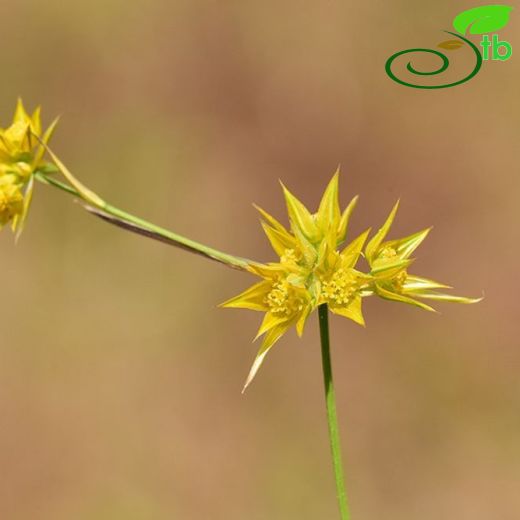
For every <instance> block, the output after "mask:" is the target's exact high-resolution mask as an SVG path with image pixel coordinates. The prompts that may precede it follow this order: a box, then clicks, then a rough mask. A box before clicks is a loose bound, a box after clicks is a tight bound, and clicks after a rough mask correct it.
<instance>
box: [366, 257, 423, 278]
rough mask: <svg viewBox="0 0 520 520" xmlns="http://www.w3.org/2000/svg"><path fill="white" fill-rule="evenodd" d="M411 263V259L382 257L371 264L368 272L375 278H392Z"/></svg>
mask: <svg viewBox="0 0 520 520" xmlns="http://www.w3.org/2000/svg"><path fill="white" fill-rule="evenodd" d="M412 263H413V259H411V258H407V259H405V260H401V259H400V258H399V257H397V256H396V257H394V258H383V259H380V260H377V261H376V262H374V263H373V264H372V269H371V271H370V274H371V275H372V276H375V277H377V278H393V277H394V276H395V275H396V274H397V273H398V272H399V271H401V270H403V269H405V268H406V267H408V266H409V265H411V264H412Z"/></svg>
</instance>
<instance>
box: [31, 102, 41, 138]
mask: <svg viewBox="0 0 520 520" xmlns="http://www.w3.org/2000/svg"><path fill="white" fill-rule="evenodd" d="M31 131H32V132H34V133H35V134H36V135H40V134H41V133H42V120H41V107H37V108H36V110H35V111H34V112H33V115H32V116H31Z"/></svg>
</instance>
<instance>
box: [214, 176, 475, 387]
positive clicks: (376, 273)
mask: <svg viewBox="0 0 520 520" xmlns="http://www.w3.org/2000/svg"><path fill="white" fill-rule="evenodd" d="M338 177H339V175H338V172H336V174H335V175H334V177H333V178H332V180H331V181H330V183H329V185H328V186H327V189H326V190H325V193H324V195H323V197H322V199H321V202H320V205H319V208H318V211H317V213H315V214H311V213H310V212H309V210H308V209H307V208H306V207H305V206H304V205H303V204H302V203H301V202H300V201H299V200H298V199H297V198H296V197H295V196H294V195H292V193H290V192H289V190H287V188H285V186H284V187H283V190H284V196H285V201H286V204H287V210H288V213H289V221H290V230H287V229H286V228H285V227H284V226H283V225H282V224H280V222H278V221H277V220H276V219H274V218H273V217H272V216H271V215H269V214H268V213H266V212H265V211H264V210H262V209H261V208H257V209H258V210H259V211H260V213H261V215H262V227H263V229H264V231H265V233H266V235H267V238H268V239H269V241H270V243H271V245H272V247H273V249H274V250H275V252H276V253H277V255H278V256H279V258H280V260H279V262H272V263H268V264H256V263H252V264H250V265H249V267H248V270H249V271H250V272H251V273H253V274H255V275H257V276H259V277H260V278H261V279H262V280H261V281H260V282H259V283H257V284H255V285H253V286H252V287H250V288H249V289H247V290H246V291H245V292H243V293H242V294H240V295H238V296H236V297H235V298H232V299H230V300H228V301H227V302H225V303H223V304H222V305H223V306H224V307H238V308H245V309H251V310H256V311H261V312H265V316H264V319H263V321H262V324H261V326H260V329H259V331H258V334H257V338H258V337H259V336H261V335H265V336H264V339H263V342H262V345H261V347H260V350H259V351H258V354H257V357H256V359H255V362H254V363H253V367H252V368H251V371H250V373H249V376H248V378H247V381H246V384H245V387H247V386H248V385H249V383H250V382H251V381H252V380H253V378H254V376H255V374H256V372H257V371H258V369H259V368H260V365H261V364H262V362H263V360H264V358H265V356H266V354H267V353H268V351H269V350H270V349H271V347H272V346H273V345H274V344H275V343H276V341H278V339H279V338H280V337H281V336H282V335H283V334H284V333H285V332H286V331H287V330H288V329H289V328H291V327H292V326H295V328H296V331H297V333H298V335H300V336H301V335H302V333H303V329H304V326H305V322H306V320H307V318H308V316H309V314H310V313H311V312H312V311H313V310H315V309H316V308H317V307H318V306H319V305H322V304H326V305H327V306H328V308H329V309H330V311H331V312H333V313H335V314H338V315H341V316H344V317H346V318H349V319H351V320H353V321H355V322H357V323H359V324H361V325H364V323H365V322H364V318H363V314H362V299H363V298H364V297H366V296H370V295H373V294H375V295H378V296H380V297H382V298H385V299H388V300H394V301H400V302H404V303H408V304H412V305H417V306H419V307H421V308H423V309H427V310H433V309H432V307H430V306H429V305H426V304H425V303H423V302H421V301H419V300H417V299H416V298H424V299H431V300H444V301H451V302H458V303H474V302H477V301H479V299H472V298H464V297H459V296H452V295H449V294H443V293H439V292H437V290H438V289H440V288H447V287H448V286H446V285H443V284H440V283H437V282H434V281H433V280H429V279H427V278H422V277H419V276H413V275H410V274H409V273H408V267H409V265H410V264H411V263H412V259H411V258H410V256H411V254H412V253H413V252H414V251H415V249H416V248H417V247H418V246H419V244H420V243H421V242H422V241H423V240H424V239H425V238H426V236H427V234H428V232H429V231H430V230H429V229H426V230H424V231H420V232H419V233H415V234H413V235H410V236H408V237H405V238H402V239H398V240H390V241H385V238H386V235H387V234H388V231H389V229H390V226H391V225H392V222H393V220H394V217H395V214H396V212H397V208H398V203H397V204H396V205H395V206H394V208H393V209H392V211H391V213H390V215H389V217H388V218H387V220H386V222H385V223H384V225H383V226H382V227H381V229H379V231H378V232H377V233H376V234H375V235H374V237H373V238H372V239H371V240H370V241H369V242H368V244H367V245H366V247H365V248H364V252H363V247H364V245H365V242H366V241H367V238H368V235H369V233H370V229H368V230H367V231H365V232H364V233H361V235H359V236H358V237H357V238H355V239H354V240H353V241H352V242H350V243H349V244H348V245H346V246H342V244H343V242H344V241H345V238H346V234H347V227H348V222H349V219H350V216H351V214H352V211H353V210H354V207H355V205H356V202H357V197H355V198H354V199H352V201H351V202H350V204H349V205H348V206H347V208H346V209H345V211H343V212H341V211H340V207H339V202H338ZM338 248H340V249H339V250H338ZM360 256H364V257H365V258H366V260H367V263H368V266H369V269H368V273H363V272H361V271H359V270H358V269H356V266H357V263H358V260H359V258H360ZM245 387H244V388H245Z"/></svg>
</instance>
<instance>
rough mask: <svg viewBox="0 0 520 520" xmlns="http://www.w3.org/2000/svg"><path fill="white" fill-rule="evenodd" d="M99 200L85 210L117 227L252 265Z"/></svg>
mask: <svg viewBox="0 0 520 520" xmlns="http://www.w3.org/2000/svg"><path fill="white" fill-rule="evenodd" d="M35 177H36V180H38V181H40V182H42V183H44V184H48V185H50V186H53V187H55V188H58V189H59V190H61V191H64V192H66V193H68V194H69V195H74V196H76V197H78V198H80V199H84V197H83V196H82V194H81V193H80V192H79V191H78V190H77V189H76V188H74V187H72V186H70V185H68V184H65V183H63V182H61V181H58V180H57V179H54V178H53V177H51V176H48V175H45V174H43V173H40V172H38V173H36V174H35ZM96 197H97V196H96ZM99 200H100V201H101V203H100V204H101V205H98V206H97V207H96V208H91V207H89V206H86V208H87V209H88V210H89V211H91V212H92V213H94V214H96V215H97V216H99V217H101V218H105V217H104V216H107V215H108V216H111V217H114V218H112V219H107V218H105V220H107V221H109V222H110V223H112V224H115V225H119V226H120V227H124V228H126V229H129V230H131V231H135V232H138V231H139V230H142V231H145V232H144V233H141V234H144V235H145V236H147V237H149V238H156V239H164V240H163V241H164V242H166V243H169V244H171V245H176V246H178V247H182V248H184V249H187V250H189V251H192V252H194V253H197V254H202V255H204V256H206V257H209V258H212V259H213V260H217V261H218V262H222V263H224V264H227V265H229V266H231V267H235V268H238V269H245V267H246V266H247V265H248V264H250V263H252V261H251V260H248V259H246V258H241V257H238V256H233V255H229V254H227V253H224V252H222V251H219V250H217V249H213V248H212V247H208V246H206V245H204V244H200V243H199V242H195V241H194V240H191V239H189V238H186V237H183V236H181V235H178V234H177V233H173V232H172V231H169V230H168V229H165V228H162V227H159V226H157V225H155V224H152V223H151V222H148V221H146V220H144V219H142V218H139V217H136V216H134V215H132V214H130V213H127V212H126V211H123V210H121V209H119V208H116V207H115V206H112V205H110V204H108V203H106V202H104V201H102V200H101V199H99ZM125 223H126V224H128V223H129V224H132V226H125V225H122V224H125Z"/></svg>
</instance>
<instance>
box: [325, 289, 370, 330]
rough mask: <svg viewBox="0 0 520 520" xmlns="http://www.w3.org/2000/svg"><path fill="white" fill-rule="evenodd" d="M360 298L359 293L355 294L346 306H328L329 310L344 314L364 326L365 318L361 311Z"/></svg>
mask: <svg viewBox="0 0 520 520" xmlns="http://www.w3.org/2000/svg"><path fill="white" fill-rule="evenodd" d="M361 304H362V298H361V295H358V296H356V297H355V298H354V299H353V300H352V301H351V302H350V303H349V304H348V305H347V306H346V307H330V306H329V308H330V311H331V312H333V313H334V314H338V315H339V316H344V317H345V318H348V319H349V320H352V321H355V322H356V323H359V325H362V326H363V327H364V326H365V319H364V318H363V313H362V311H361Z"/></svg>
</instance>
